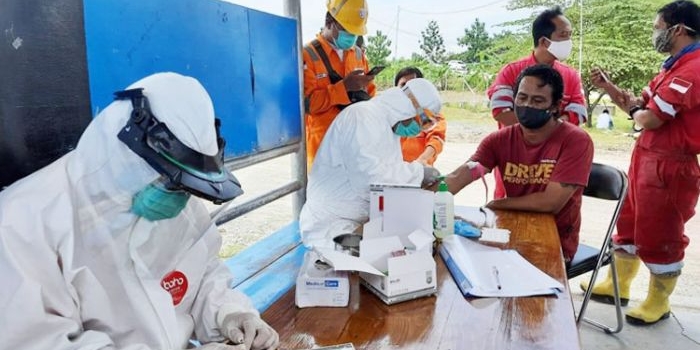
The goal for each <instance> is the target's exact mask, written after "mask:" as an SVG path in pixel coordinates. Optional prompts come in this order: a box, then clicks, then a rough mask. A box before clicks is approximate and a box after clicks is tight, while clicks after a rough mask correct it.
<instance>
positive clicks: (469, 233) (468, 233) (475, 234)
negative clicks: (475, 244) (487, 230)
mask: <svg viewBox="0 0 700 350" xmlns="http://www.w3.org/2000/svg"><path fill="white" fill-rule="evenodd" d="M455 234H456V235H460V236H462V237H467V238H479V237H481V230H479V229H478V228H477V227H474V226H472V225H471V224H470V223H468V222H466V221H462V220H455Z"/></svg>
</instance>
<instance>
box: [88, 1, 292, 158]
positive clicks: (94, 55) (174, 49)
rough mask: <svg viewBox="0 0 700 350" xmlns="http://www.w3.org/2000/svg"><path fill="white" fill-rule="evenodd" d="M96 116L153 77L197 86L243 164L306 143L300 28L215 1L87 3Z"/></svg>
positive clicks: (231, 150)
mask: <svg viewBox="0 0 700 350" xmlns="http://www.w3.org/2000/svg"><path fill="white" fill-rule="evenodd" d="M84 13H85V37H86V47H87V66H88V76H89V81H90V95H91V97H92V99H91V101H92V110H93V113H94V112H96V111H99V110H100V109H102V108H104V107H105V106H106V105H108V104H109V103H110V101H111V100H112V93H113V92H114V91H116V90H119V89H123V88H124V87H126V86H128V85H129V84H130V83H132V82H134V81H136V80H138V79H140V78H141V77H143V76H146V75H148V74H151V73H155V72H161V71H173V72H178V73H181V74H184V75H189V76H193V77H195V78H197V79H198V80H199V81H200V82H201V83H202V84H203V85H204V87H205V88H206V89H207V91H208V92H209V94H210V95H211V97H212V100H213V102H214V108H215V111H216V113H217V116H218V117H219V118H221V119H222V122H223V123H222V124H223V125H222V126H223V127H222V133H223V135H224V137H225V138H226V140H227V144H226V157H227V158H228V159H231V158H232V157H240V156H243V155H248V154H251V153H254V152H258V151H264V150H269V149H272V148H275V147H279V146H283V145H287V144H290V143H293V142H297V141H299V140H300V138H301V136H302V135H301V126H300V120H301V118H300V110H299V94H300V92H299V84H298V79H299V77H298V68H297V67H298V66H297V65H298V59H297V54H298V48H297V41H296V22H295V20H293V19H289V18H283V17H278V16H274V15H270V14H267V13H263V12H258V11H255V10H250V9H247V8H244V7H241V6H238V5H234V4H230V3H226V2H222V1H212V0H177V1H172V0H149V1H123V0H100V1H85V2H84Z"/></svg>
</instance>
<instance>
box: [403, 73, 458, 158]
mask: <svg viewBox="0 0 700 350" xmlns="http://www.w3.org/2000/svg"><path fill="white" fill-rule="evenodd" d="M422 77H423V72H421V70H420V69H418V68H416V67H405V68H402V69H401V70H399V72H398V73H396V76H395V77H394V86H398V87H404V85H406V83H407V82H408V81H409V80H411V79H415V78H422ZM435 118H437V123H436V124H435V127H434V128H432V129H430V130H426V131H421V132H420V133H419V134H418V135H417V136H416V137H402V138H401V152H402V153H403V160H405V161H407V162H412V161H414V160H417V161H419V162H421V163H423V164H427V165H431V166H432V165H433V163H435V160H436V159H437V156H438V154H440V152H442V146H443V144H444V143H445V132H446V131H447V122H446V121H445V118H444V117H443V116H442V115H441V114H438V115H436V116H435Z"/></svg>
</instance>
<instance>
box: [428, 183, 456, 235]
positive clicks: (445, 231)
mask: <svg viewBox="0 0 700 350" xmlns="http://www.w3.org/2000/svg"><path fill="white" fill-rule="evenodd" d="M433 215H434V216H433V217H434V221H433V224H434V225H433V226H434V227H433V229H434V232H435V237H437V238H444V237H447V236H449V235H452V234H454V232H455V203H454V198H453V196H452V193H450V191H449V190H448V189H447V183H445V177H444V176H441V177H440V185H438V191H437V192H435V204H434V206H433Z"/></svg>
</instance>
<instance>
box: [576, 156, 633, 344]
mask: <svg viewBox="0 0 700 350" xmlns="http://www.w3.org/2000/svg"><path fill="white" fill-rule="evenodd" d="M583 195H584V196H589V197H593V198H598V199H605V200H614V201H617V205H616V206H615V212H614V213H613V215H612V218H611V219H610V224H609V225H608V231H607V232H606V233H605V239H604V240H603V244H602V246H601V247H600V249H598V248H595V247H591V246H589V245H586V244H579V245H578V250H577V251H576V255H575V256H574V258H573V259H572V260H571V263H570V265H569V267H568V268H567V270H566V275H567V278H569V279H571V278H574V277H576V276H579V275H581V274H584V273H586V272H589V271H593V274H592V275H591V280H590V283H589V285H588V289H587V290H586V292H585V294H584V296H583V302H582V304H581V309H580V310H579V312H578V316H577V318H576V323H577V324H579V325H580V323H581V321H582V320H583V321H586V322H587V323H589V324H591V325H593V326H595V327H598V328H600V329H602V330H604V331H605V332H606V333H608V334H613V333H618V332H620V331H621V330H622V325H623V322H622V305H621V304H620V291H619V286H618V280H617V271H616V270H615V256H614V254H613V251H614V249H613V245H612V233H613V231H614V229H615V224H616V223H617V219H618V217H619V216H620V209H621V208H622V204H623V203H624V202H625V197H626V195H627V174H625V173H624V172H623V171H621V170H619V169H617V168H615V167H612V166H610V165H605V164H599V163H593V166H592V167H591V174H590V177H589V178H588V185H587V186H586V188H585V189H584V190H583ZM608 264H609V265H610V269H612V278H613V289H614V299H615V311H616V312H617V327H616V328H611V327H609V326H607V325H605V324H602V323H599V322H597V321H594V320H591V319H588V318H585V317H584V314H585V312H586V307H587V306H588V302H589V301H590V299H591V294H592V292H593V285H594V282H595V280H596V277H597V276H598V271H600V268H601V267H602V266H605V265H608Z"/></svg>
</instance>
